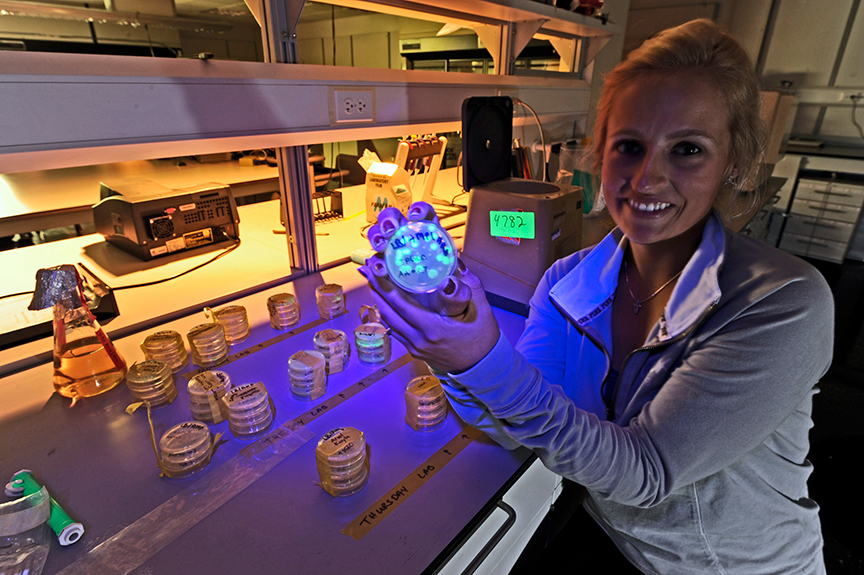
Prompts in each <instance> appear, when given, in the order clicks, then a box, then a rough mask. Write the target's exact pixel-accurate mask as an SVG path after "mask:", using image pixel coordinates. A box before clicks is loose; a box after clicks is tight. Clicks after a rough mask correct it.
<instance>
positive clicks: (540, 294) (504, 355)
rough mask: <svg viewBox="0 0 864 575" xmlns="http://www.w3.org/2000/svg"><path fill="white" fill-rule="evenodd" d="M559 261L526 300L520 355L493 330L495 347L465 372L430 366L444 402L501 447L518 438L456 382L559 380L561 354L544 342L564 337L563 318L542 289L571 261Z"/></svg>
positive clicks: (512, 384) (513, 384)
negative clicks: (527, 307)
mask: <svg viewBox="0 0 864 575" xmlns="http://www.w3.org/2000/svg"><path fill="white" fill-rule="evenodd" d="M562 264H563V262H557V263H556V264H555V265H554V266H553V267H552V268H551V269H550V270H548V271H547V272H546V273H545V274H544V276H543V278H542V279H541V280H540V285H539V286H538V287H537V290H536V294H535V295H534V298H533V299H532V301H531V312H530V315H529V318H528V320H527V321H526V323H525V329H524V331H523V332H522V335H521V336H520V338H519V342H518V343H517V347H518V348H519V350H520V351H521V352H522V354H521V355H520V353H517V352H516V351H515V350H514V349H513V346H512V345H511V344H510V342H509V340H508V339H507V338H506V337H505V336H504V334H499V336H498V342H497V343H496V344H495V347H494V348H493V349H492V350H491V351H490V352H489V353H488V354H487V355H486V357H484V358H483V359H482V360H480V362H479V363H477V364H476V365H475V366H473V367H472V368H471V369H469V370H468V371H465V372H462V373H460V374H458V375H451V374H447V373H441V372H437V371H436V370H434V369H433V370H432V371H433V373H434V374H435V375H436V376H437V377H438V378H439V379H440V380H441V384H442V387H443V388H444V392H445V393H446V394H447V397H448V398H449V399H450V405H451V406H452V407H453V410H454V411H456V413H458V414H459V417H461V418H462V420H463V421H465V422H466V423H468V424H469V425H471V426H472V427H476V428H477V429H480V430H482V431H484V432H486V434H487V435H489V436H490V437H491V438H492V439H494V440H495V441H496V442H497V443H498V444H499V445H501V446H503V447H505V448H507V449H516V448H517V447H519V446H520V443H519V442H518V441H517V440H515V439H514V438H513V437H511V435H510V434H509V432H508V430H507V429H506V425H505V423H504V422H502V421H500V420H499V419H498V418H496V417H495V416H493V415H492V414H491V413H490V412H489V410H488V409H487V407H486V405H485V404H484V403H483V401H482V400H480V399H478V398H477V397H476V396H475V395H474V393H473V391H470V390H469V389H467V388H466V387H465V386H464V385H463V384H462V383H460V380H462V379H465V381H467V382H473V381H475V380H485V381H487V382H488V383H489V384H490V385H491V386H492V387H497V386H504V387H507V388H511V389H522V388H523V387H525V386H526V382H532V381H533V380H535V379H537V378H540V379H545V380H546V381H547V382H549V383H550V384H557V383H560V381H561V379H562V378H563V375H564V364H565V357H564V356H563V354H561V353H560V352H559V351H558V350H557V349H556V348H555V347H553V346H550V345H549V342H550V341H556V340H557V341H563V340H564V339H565V338H566V330H567V327H566V325H567V322H566V320H565V319H564V317H563V316H561V314H560V313H558V312H557V311H556V310H555V308H554V306H553V305H552V304H551V303H550V302H549V299H548V294H549V287H550V285H554V283H555V281H556V278H557V277H558V276H561V275H564V274H566V273H567V271H568V270H569V269H570V268H572V267H573V265H575V262H574V263H570V265H568V266H566V267H563V265H562ZM517 360H518V363H517ZM526 360H527V361H526ZM538 368H540V369H538ZM430 369H431V367H430ZM528 385H529V386H530V384H528Z"/></svg>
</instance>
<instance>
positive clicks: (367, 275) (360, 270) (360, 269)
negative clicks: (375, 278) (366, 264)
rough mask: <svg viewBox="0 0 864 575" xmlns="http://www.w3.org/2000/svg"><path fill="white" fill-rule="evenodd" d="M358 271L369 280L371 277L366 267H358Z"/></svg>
mask: <svg viewBox="0 0 864 575" xmlns="http://www.w3.org/2000/svg"><path fill="white" fill-rule="evenodd" d="M357 271H358V272H359V273H360V275H361V276H363V277H364V278H366V279H367V280H368V279H369V274H368V273H367V272H366V268H357Z"/></svg>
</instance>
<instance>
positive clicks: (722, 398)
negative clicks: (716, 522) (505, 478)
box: [449, 272, 833, 507]
mask: <svg viewBox="0 0 864 575" xmlns="http://www.w3.org/2000/svg"><path fill="white" fill-rule="evenodd" d="M814 273H815V272H814ZM742 298H744V299H745V300H746V296H742ZM734 306H735V307H736V308H737V309H739V310H740V311H738V312H737V313H734V314H731V315H732V317H730V318H727V319H725V320H723V321H722V322H721V323H718V324H717V325H714V324H710V322H709V324H710V325H707V326H703V327H705V329H706V332H705V333H706V335H705V336H704V337H700V338H694V339H693V340H692V343H693V347H692V348H690V349H689V351H688V353H687V354H686V356H685V357H683V358H680V359H679V363H677V364H676V365H675V366H673V368H672V369H671V371H670V372H668V378H667V379H666V380H665V381H663V382H658V383H657V385H658V386H659V391H657V394H656V396H655V397H653V398H652V399H651V400H650V401H648V402H647V403H646V404H645V405H644V408H643V409H642V410H641V411H640V412H639V414H638V415H637V416H636V417H634V418H633V419H632V420H631V421H629V422H628V423H627V424H626V425H618V424H615V423H612V422H607V421H601V420H599V418H597V417H596V416H595V415H593V414H591V413H588V412H586V411H584V410H581V409H578V408H577V407H576V406H575V404H574V403H573V401H572V400H571V399H570V398H568V397H567V396H566V395H565V394H564V392H563V390H562V389H561V388H560V387H558V386H556V385H553V384H552V383H551V382H549V381H547V380H546V378H544V376H543V373H541V371H540V370H539V369H537V368H536V367H534V366H532V365H530V363H529V362H528V361H527V360H526V358H525V357H523V356H522V355H521V354H520V353H518V352H517V351H516V350H514V349H513V348H512V347H511V346H510V345H509V343H508V342H507V341H506V340H503V338H502V340H499V342H498V345H497V346H496V347H495V349H493V351H492V352H491V353H490V354H489V356H488V357H487V358H484V360H483V361H482V362H481V363H480V364H478V365H477V366H475V367H474V368H472V369H470V370H468V371H466V372H464V373H461V374H458V375H451V376H450V378H451V381H450V382H449V386H450V387H451V388H452V386H454V385H459V386H461V388H462V390H463V392H464V393H466V394H468V395H469V396H470V397H472V398H473V399H475V400H476V404H475V405H478V406H479V405H482V406H485V410H486V412H488V415H486V417H489V416H491V417H492V418H494V419H497V420H498V421H499V422H500V432H501V433H504V434H506V435H507V436H509V437H510V438H512V439H513V440H515V441H516V442H518V443H519V444H521V445H524V446H526V447H528V448H530V449H533V450H534V451H535V452H536V453H537V454H538V455H539V456H540V458H541V460H542V461H543V463H544V464H545V465H546V466H547V467H548V468H549V469H551V470H552V471H554V472H556V473H559V474H561V475H563V476H565V477H569V478H571V479H573V480H574V481H576V482H578V483H580V484H582V485H585V486H586V487H588V488H589V489H592V490H593V491H595V492H597V493H598V494H600V495H602V496H603V497H606V498H608V499H610V500H613V501H616V502H619V503H623V504H628V505H634V506H642V507H648V506H652V505H656V504H657V503H659V502H661V501H663V499H664V498H665V497H667V496H668V495H669V494H670V493H672V492H673V491H675V490H676V489H678V488H679V487H681V486H684V485H687V484H689V483H693V482H695V481H698V480H699V479H702V478H704V477H707V476H709V475H711V474H713V473H715V472H717V471H718V470H720V469H723V468H724V467H727V466H728V465H730V464H731V463H733V462H735V461H736V460H738V459H740V458H741V457H742V456H743V455H744V454H746V453H747V452H748V451H750V450H752V449H753V448H754V447H756V446H757V445H759V444H760V443H761V442H763V441H765V439H766V438H767V437H768V436H769V435H770V434H771V433H773V432H774V431H775V430H776V429H777V427H778V426H779V425H780V424H781V422H782V421H783V420H784V419H785V418H787V417H789V416H790V415H791V414H792V413H793V412H794V411H795V409H796V408H797V406H798V405H799V404H800V403H801V402H802V401H803V400H804V399H805V397H806V396H807V395H808V394H809V393H811V391H812V388H813V386H814V385H815V383H816V382H817V381H818V379H819V378H820V377H821V376H822V374H824V372H825V371H826V370H827V368H828V366H829V364H830V358H831V349H832V345H833V344H832V340H833V300H832V297H831V294H830V291H829V290H828V288H827V285H825V284H824V281H821V278H819V279H818V280H817V279H816V278H813V277H811V278H803V279H799V280H797V281H790V282H788V283H786V284H784V285H782V286H781V287H779V288H778V289H776V290H774V291H771V292H770V293H767V294H763V295H762V296H760V297H759V298H757V299H754V300H753V301H749V300H748V301H746V302H741V301H738V302H734ZM719 315H720V314H715V317H717V316H719ZM718 321H719V320H718ZM487 360H488V361H487ZM457 411H458V409H457ZM469 423H470V422H469Z"/></svg>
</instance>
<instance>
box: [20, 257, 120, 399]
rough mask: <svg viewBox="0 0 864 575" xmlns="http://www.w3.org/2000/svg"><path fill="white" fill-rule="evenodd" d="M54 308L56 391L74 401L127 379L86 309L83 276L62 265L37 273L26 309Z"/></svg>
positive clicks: (91, 314)
mask: <svg viewBox="0 0 864 575" xmlns="http://www.w3.org/2000/svg"><path fill="white" fill-rule="evenodd" d="M49 306H53V308H54V389H56V390H57V392H58V393H60V395H65V396H66V397H71V398H72V405H74V404H75V402H76V401H77V400H78V398H79V397H92V396H94V395H98V394H100V393H103V392H105V391H108V390H109V389H111V388H113V387H115V386H116V385H117V384H118V383H120V382H121V381H123V378H124V377H125V376H126V362H125V361H124V360H123V358H122V357H120V354H119V353H117V349H116V348H115V347H114V344H113V343H111V340H110V339H108V336H107V335H106V334H105V332H104V331H103V330H102V327H101V326H100V325H99V322H97V321H96V317H95V316H94V315H93V313H92V312H91V311H90V310H89V309H88V308H87V300H86V299H85V297H84V289H83V287H82V285H81V276H79V275H78V270H76V269H75V266H73V265H69V264H64V265H60V266H57V267H53V268H46V269H41V270H39V271H38V272H36V290H35V291H34V293H33V301H31V302H30V306H29V309H31V310H39V309H45V308H47V307H49Z"/></svg>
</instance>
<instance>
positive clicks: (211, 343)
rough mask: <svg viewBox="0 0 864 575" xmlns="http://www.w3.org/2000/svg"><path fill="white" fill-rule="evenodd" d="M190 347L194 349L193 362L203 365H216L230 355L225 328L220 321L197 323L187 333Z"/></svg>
mask: <svg viewBox="0 0 864 575" xmlns="http://www.w3.org/2000/svg"><path fill="white" fill-rule="evenodd" d="M186 339H188V340H189V349H190V350H191V351H192V363H194V364H195V365H200V366H201V367H214V366H216V365H218V364H219V363H220V362H221V361H222V360H223V359H225V358H226V357H228V342H227V341H226V340H225V328H223V327H222V324H219V323H202V324H201V325H196V326H195V327H193V328H192V329H190V330H189V332H188V333H187V334H186Z"/></svg>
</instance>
